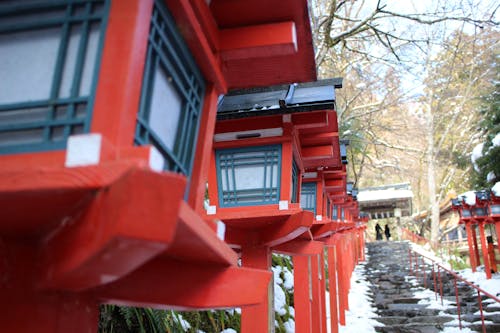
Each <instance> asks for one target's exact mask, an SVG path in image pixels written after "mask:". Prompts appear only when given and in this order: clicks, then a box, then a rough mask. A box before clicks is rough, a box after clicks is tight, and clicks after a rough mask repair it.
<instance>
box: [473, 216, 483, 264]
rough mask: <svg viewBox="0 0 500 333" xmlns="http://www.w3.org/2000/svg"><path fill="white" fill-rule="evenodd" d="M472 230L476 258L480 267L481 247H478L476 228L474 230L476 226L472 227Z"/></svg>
mask: <svg viewBox="0 0 500 333" xmlns="http://www.w3.org/2000/svg"><path fill="white" fill-rule="evenodd" d="M471 230H472V241H473V243H474V256H475V258H476V259H475V260H476V265H477V266H479V265H481V260H480V259H479V246H477V235H476V228H474V225H472V226H471Z"/></svg>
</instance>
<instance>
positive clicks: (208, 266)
mask: <svg viewBox="0 0 500 333" xmlns="http://www.w3.org/2000/svg"><path fill="white" fill-rule="evenodd" d="M270 280H271V273H270V272H267V271H265V270H256V269H250V268H240V267H236V266H227V265H214V264H212V263H199V262H189V261H185V260H177V259H174V258H166V257H158V258H156V259H153V260H152V261H150V262H148V263H146V264H145V265H144V266H142V267H141V268H140V269H138V270H136V271H134V272H132V273H131V274H129V275H127V276H126V277H124V278H123V279H120V280H118V281H116V282H114V283H111V284H108V285H104V286H102V287H99V288H97V289H96V291H95V292H96V294H97V295H98V296H99V297H100V298H101V299H102V300H103V301H104V302H107V303H114V304H123V305H129V306H147V307H154V308H162V309H181V310H188V309H216V308H228V307H236V306H247V305H255V304H261V303H263V302H264V301H267V288H268V285H269V282H270ZM152 286H161V288H156V287H155V288H152ZM249 286H251V288H249ZM235 290H238V292H234V291H235Z"/></svg>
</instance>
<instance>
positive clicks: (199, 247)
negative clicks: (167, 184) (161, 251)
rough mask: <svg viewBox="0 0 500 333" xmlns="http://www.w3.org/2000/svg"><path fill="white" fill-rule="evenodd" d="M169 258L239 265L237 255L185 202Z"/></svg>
mask: <svg viewBox="0 0 500 333" xmlns="http://www.w3.org/2000/svg"><path fill="white" fill-rule="evenodd" d="M165 254H167V255H168V256H173V257H174V258H178V259H183V260H186V261H197V262H203V263H214V264H223V265H237V260H238V256H237V254H236V253H235V252H234V251H233V250H231V248H229V246H227V244H226V243H224V241H222V240H220V239H219V238H218V237H217V235H216V233H215V232H214V230H212V228H211V227H210V226H209V225H208V224H207V223H205V222H204V221H203V219H202V218H201V217H200V216H199V215H198V214H197V213H196V212H195V211H194V210H193V209H192V208H191V207H189V206H188V205H187V204H186V203H185V202H181V204H180V210H179V224H178V226H177V230H176V233H175V238H174V239H173V241H172V243H171V245H170V246H169V247H168V249H167V250H166V251H165Z"/></svg>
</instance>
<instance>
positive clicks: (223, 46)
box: [219, 21, 297, 61]
mask: <svg viewBox="0 0 500 333" xmlns="http://www.w3.org/2000/svg"><path fill="white" fill-rule="evenodd" d="M219 40H220V52H221V57H222V59H223V60H225V61H227V60H234V59H246V58H260V57H274V56H284V55H292V54H294V53H295V52H297V39H296V30H295V23H294V22H293V21H288V22H278V23H268V24H259V25H252V26H244V27H236V28H229V29H222V30H220V32H219Z"/></svg>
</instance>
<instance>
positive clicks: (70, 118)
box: [0, 0, 110, 154]
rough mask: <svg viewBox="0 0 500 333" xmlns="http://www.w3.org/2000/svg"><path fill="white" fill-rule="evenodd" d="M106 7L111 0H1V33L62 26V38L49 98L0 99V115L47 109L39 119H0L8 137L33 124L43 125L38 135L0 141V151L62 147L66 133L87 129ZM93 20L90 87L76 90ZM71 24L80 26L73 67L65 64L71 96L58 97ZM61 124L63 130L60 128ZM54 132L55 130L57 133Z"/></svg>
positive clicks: (2, 130) (98, 66)
mask: <svg viewBox="0 0 500 333" xmlns="http://www.w3.org/2000/svg"><path fill="white" fill-rule="evenodd" d="M109 7H110V1H109V0H65V1H37V2H19V3H9V4H3V5H2V4H1V3H0V35H2V34H7V35H8V34H12V33H17V32H21V31H26V32H28V31H36V30H41V29H48V28H55V27H58V28H60V35H59V36H60V39H59V40H60V44H59V47H58V52H57V56H56V60H55V67H54V72H53V75H52V80H51V82H52V85H51V88H50V94H49V96H48V97H49V98H48V99H45V100H36V101H24V102H19V103H11V104H0V117H1V115H2V113H4V114H6V112H11V111H21V112H22V111H25V113H24V114H23V117H27V118H29V115H30V112H34V111H32V110H33V109H36V111H37V113H45V115H46V116H45V120H43V121H40V120H34V121H25V122H14V123H11V124H9V123H5V122H4V123H2V124H0V135H2V134H3V137H4V138H7V137H8V133H12V135H15V134H16V132H17V133H19V131H29V130H37V129H43V131H42V134H41V136H40V138H39V139H35V140H33V141H32V143H20V144H15V143H13V142H12V143H9V142H8V141H4V142H2V141H0V154H10V153H17V152H30V151H33V152H36V151H45V150H59V149H64V147H65V146H66V141H67V139H68V137H69V136H70V135H73V134H79V133H87V132H89V131H90V125H91V120H92V113H93V106H94V99H95V91H96V86H97V81H98V73H99V68H100V63H101V58H102V49H103V45H104V33H105V31H106V27H107V22H108V21H107V20H108V16H109ZM16 18H18V19H16ZM96 25H98V34H99V37H98V38H99V41H98V45H97V50H96V54H95V63H94V64H93V65H94V68H93V69H92V73H91V82H90V92H89V94H88V95H80V90H81V84H82V79H83V70H84V68H85V61H88V59H86V57H87V51H88V50H87V48H88V43H89V37H90V32H91V30H92V29H93V28H95V26H96ZM72 29H78V32H79V41H78V43H79V44H78V45H77V52H76V59H75V62H74V67H73V68H71V69H69V70H72V71H73V72H72V73H71V74H72V75H73V77H71V78H70V79H71V82H69V84H70V89H69V97H64V98H61V97H59V96H60V95H61V91H60V90H61V84H62V80H63V75H64V67H65V65H66V62H67V61H68V58H67V51H68V46H69V41H70V38H71V31H72ZM62 113H64V114H65V115H64V116H63V117H61V116H60V115H61V114H62ZM56 118H57V119H56ZM61 128H63V130H62V132H61V133H59V132H60V130H61ZM56 133H57V136H55V134H56ZM5 140H7V139H5Z"/></svg>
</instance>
